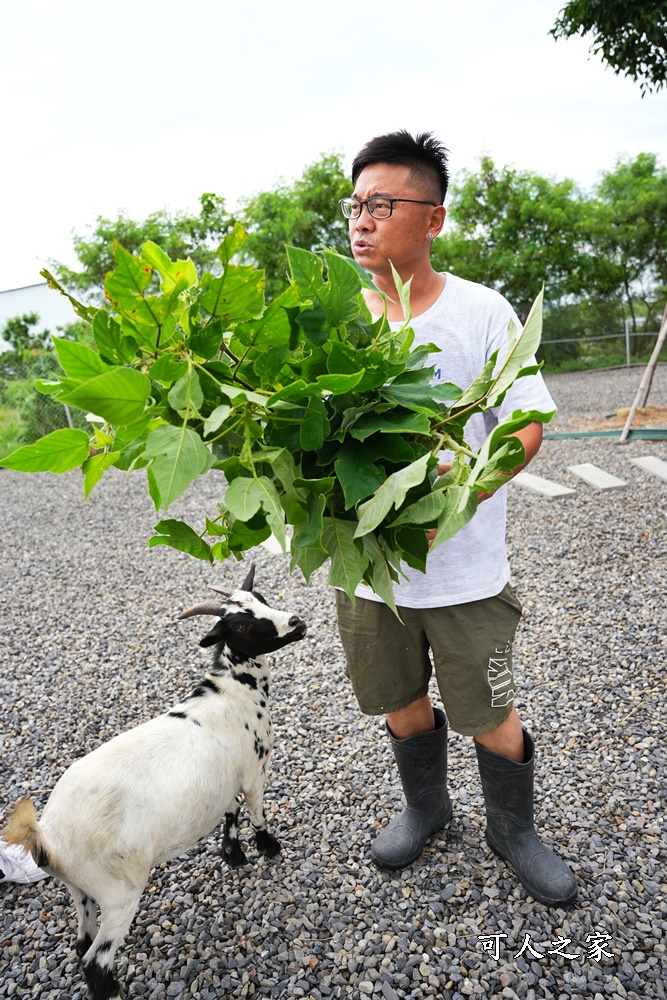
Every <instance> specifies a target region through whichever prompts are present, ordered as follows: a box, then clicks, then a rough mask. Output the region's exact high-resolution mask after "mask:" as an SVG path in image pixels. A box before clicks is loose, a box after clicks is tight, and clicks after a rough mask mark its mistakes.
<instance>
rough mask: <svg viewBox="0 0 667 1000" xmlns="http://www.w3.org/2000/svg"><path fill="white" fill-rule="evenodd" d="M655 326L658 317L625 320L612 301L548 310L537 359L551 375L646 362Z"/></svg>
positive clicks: (619, 308) (656, 329) (620, 306)
mask: <svg viewBox="0 0 667 1000" xmlns="http://www.w3.org/2000/svg"><path fill="white" fill-rule="evenodd" d="M653 325H654V326H655V329H654V330H653V329H652V327H653ZM659 326H660V320H659V317H658V318H657V319H655V318H653V317H650V318H648V319H647V318H646V317H638V318H635V319H634V320H633V319H629V318H628V317H627V316H626V315H625V313H624V310H623V307H622V305H621V303H616V302H611V303H610V302H584V303H576V304H573V305H565V306H561V307H558V308H554V307H551V308H548V309H547V310H546V311H545V315H544V325H543V332H542V343H541V345H540V349H539V352H538V358H539V360H540V361H543V362H544V369H545V371H551V372H554V371H577V370H580V369H586V368H591V369H594V368H610V367H615V366H619V365H631V364H638V363H642V362H647V361H648V360H649V358H650V356H651V351H652V350H653V347H654V346H655V341H656V337H657V335H658V328H659Z"/></svg>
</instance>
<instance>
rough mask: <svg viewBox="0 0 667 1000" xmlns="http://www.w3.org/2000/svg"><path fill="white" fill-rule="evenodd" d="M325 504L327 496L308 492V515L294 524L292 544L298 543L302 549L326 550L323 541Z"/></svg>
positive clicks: (306, 510) (306, 508)
mask: <svg viewBox="0 0 667 1000" xmlns="http://www.w3.org/2000/svg"><path fill="white" fill-rule="evenodd" d="M325 506H326V497H324V496H322V495H320V494H317V493H309V494H308V499H307V501H306V507H305V512H306V516H305V517H304V518H303V519H302V520H300V521H299V522H298V523H296V524H295V525H294V534H293V536H292V545H296V546H297V548H300V549H313V548H316V549H322V551H324V552H326V550H325V549H324V545H323V543H322V531H323V528H324V522H323V518H322V515H323V514H324V508H325Z"/></svg>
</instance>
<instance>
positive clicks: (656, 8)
mask: <svg viewBox="0 0 667 1000" xmlns="http://www.w3.org/2000/svg"><path fill="white" fill-rule="evenodd" d="M550 33H551V34H552V35H553V37H554V38H556V39H558V38H569V37H570V36H572V35H592V36H593V42H592V45H591V52H594V53H595V54H596V55H597V54H599V55H601V56H602V59H603V60H604V61H605V62H606V63H607V64H608V65H609V66H611V68H612V69H613V70H614V72H615V73H616V74H620V73H623V74H624V75H625V76H629V77H630V78H631V79H632V80H635V81H636V82H638V83H640V84H641V89H642V96H643V95H644V93H646V92H647V91H650V90H651V89H653V88H654V89H655V90H656V91H657V90H660V88H661V87H663V86H664V85H665V82H666V81H667V3H665V0H630V2H628V0H570V2H569V3H567V4H566V5H565V7H564V8H563V9H562V10H561V12H560V15H559V17H558V19H557V20H556V23H555V25H554V27H553V28H552V29H551V32H550Z"/></svg>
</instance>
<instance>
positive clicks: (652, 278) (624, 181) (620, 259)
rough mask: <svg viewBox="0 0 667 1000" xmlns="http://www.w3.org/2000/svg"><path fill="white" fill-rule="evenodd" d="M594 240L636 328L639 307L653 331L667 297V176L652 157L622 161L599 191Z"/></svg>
mask: <svg viewBox="0 0 667 1000" xmlns="http://www.w3.org/2000/svg"><path fill="white" fill-rule="evenodd" d="M595 194H596V196H597V201H596V205H595V212H594V215H593V217H592V221H593V225H592V240H593V244H594V246H595V251H596V254H598V255H599V256H602V257H604V258H605V259H606V260H607V261H608V262H609V266H610V267H612V268H614V270H615V272H616V275H617V282H618V287H619V289H621V290H622V293H623V297H624V298H625V301H626V303H627V306H628V309H629V312H630V316H631V318H632V322H633V327H634V328H635V329H636V327H637V309H636V304H637V302H641V303H642V305H643V307H644V311H645V322H646V323H647V324H648V325H649V326H650V325H651V323H653V322H654V321H657V318H658V316H657V315H656V313H659V312H661V311H662V303H659V300H660V299H661V298H662V297H664V294H665V292H666V291H667V289H666V287H665V286H667V238H666V236H667V170H666V169H665V168H664V167H660V166H659V165H658V161H657V157H656V156H655V155H654V154H653V153H640V154H639V155H638V156H637V157H635V159H634V160H633V159H629V158H627V159H620V160H618V161H617V163H616V166H615V168H614V170H612V171H610V172H608V173H606V174H603V176H602V179H601V180H600V182H599V184H598V185H597V187H596V189H595Z"/></svg>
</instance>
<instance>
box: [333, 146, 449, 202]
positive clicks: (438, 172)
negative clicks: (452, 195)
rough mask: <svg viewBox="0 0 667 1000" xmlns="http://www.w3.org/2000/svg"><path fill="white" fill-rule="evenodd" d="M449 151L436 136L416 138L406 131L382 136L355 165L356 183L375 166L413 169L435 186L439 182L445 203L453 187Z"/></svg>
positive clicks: (355, 159)
mask: <svg viewBox="0 0 667 1000" xmlns="http://www.w3.org/2000/svg"><path fill="white" fill-rule="evenodd" d="M447 156H448V150H447V149H445V147H444V146H443V144H442V143H441V142H440V140H439V139H436V137H435V136H434V135H433V133H432V132H420V133H418V134H417V135H415V136H412V135H411V134H410V133H409V132H408V131H407V130H406V129H401V130H400V131H398V132H388V133H387V135H378V136H376V137H375V138H374V139H371V140H370V142H367V143H366V145H365V146H364V148H363V149H361V150H360V151H359V152H358V153H357V155H356V156H355V158H354V162H353V163H352V183H353V184H356V183H357V178H358V176H359V174H360V173H361V171H362V170H363V169H364V168H365V167H370V166H371V165H372V164H374V163H391V164H396V165H397V166H401V167H410V168H411V169H412V170H413V172H414V173H415V174H417V175H419V174H421V175H422V176H424V177H425V178H426V177H428V179H429V181H430V182H431V183H433V182H435V181H437V186H438V190H439V192H440V201H441V202H444V200H445V195H446V194H447V188H448V186H449V168H448V164H447Z"/></svg>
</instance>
